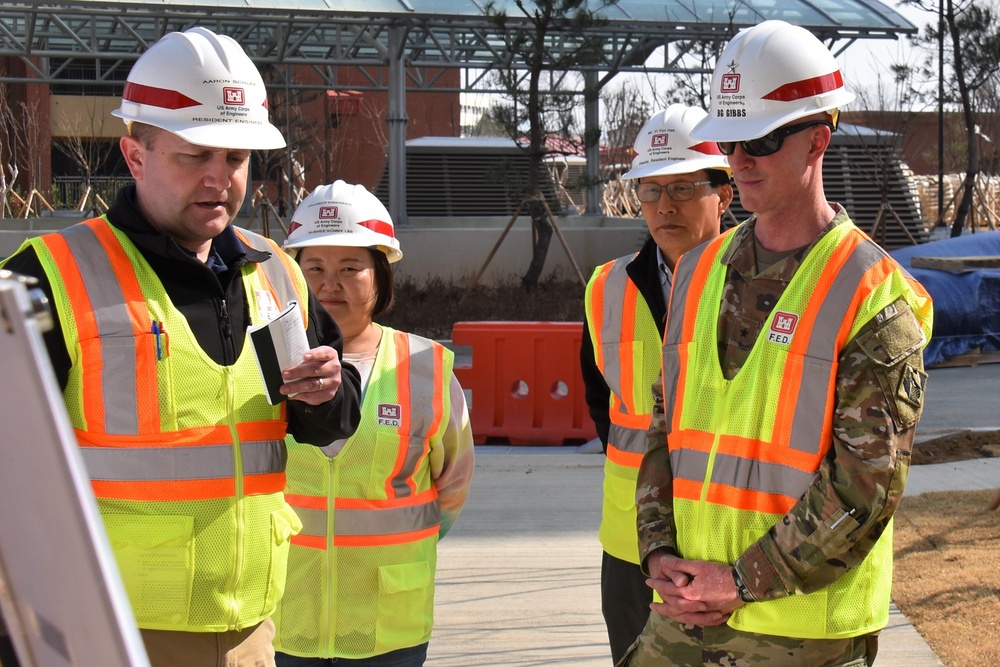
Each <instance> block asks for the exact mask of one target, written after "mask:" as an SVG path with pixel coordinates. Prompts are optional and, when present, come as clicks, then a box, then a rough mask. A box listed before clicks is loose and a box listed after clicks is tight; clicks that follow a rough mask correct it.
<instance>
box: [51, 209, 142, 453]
mask: <svg viewBox="0 0 1000 667" xmlns="http://www.w3.org/2000/svg"><path fill="white" fill-rule="evenodd" d="M102 224H108V223H106V222H102ZM62 235H63V238H64V239H66V243H67V245H68V246H69V249H70V252H71V253H72V254H73V257H74V259H76V264H77V267H78V269H79V271H80V276H81V278H82V279H83V284H84V287H85V288H86V290H87V296H88V297H89V298H90V303H91V306H92V307H93V311H94V319H95V321H96V323H97V335H98V336H99V339H100V341H101V356H102V360H103V366H102V368H101V389H102V391H103V393H104V394H103V396H102V399H101V400H102V401H103V402H104V411H105V417H104V419H105V430H106V432H107V433H118V434H124V435H135V434H137V433H138V432H139V411H138V407H137V402H138V390H137V389H136V385H135V376H136V369H135V360H136V353H137V352H136V341H137V339H136V337H135V333H134V332H133V330H132V320H131V318H130V317H129V312H128V306H127V305H126V303H125V295H124V293H123V292H122V289H121V285H119V284H118V277H117V276H116V275H115V271H114V269H113V268H112V267H111V259H110V258H109V257H108V254H107V252H106V251H105V250H104V246H102V245H101V242H100V241H99V240H98V238H97V236H96V234H94V231H93V230H92V229H91V228H90V227H88V226H87V225H82V224H80V225H73V226H72V227H69V228H68V229H66V230H65V231H64V232H63V233H62ZM130 270H131V269H130Z"/></svg>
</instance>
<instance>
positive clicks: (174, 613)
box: [104, 514, 194, 629]
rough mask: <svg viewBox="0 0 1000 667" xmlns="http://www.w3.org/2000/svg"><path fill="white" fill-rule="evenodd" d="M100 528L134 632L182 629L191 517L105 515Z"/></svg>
mask: <svg viewBox="0 0 1000 667" xmlns="http://www.w3.org/2000/svg"><path fill="white" fill-rule="evenodd" d="M104 522H105V527H106V529H107V533H108V539H109V540H110V542H111V549H112V551H113V552H114V554H115V558H116V559H117V561H118V569H119V571H120V572H121V575H122V581H123V582H124V584H125V590H126V592H127V593H128V597H129V600H130V601H131V603H132V611H133V612H134V613H135V618H136V621H137V622H138V624H139V626H140V627H149V628H164V629H175V628H177V627H180V626H185V625H187V622H188V614H189V611H190V608H191V585H192V582H193V581H194V517H189V516H121V515H114V514H105V515H104Z"/></svg>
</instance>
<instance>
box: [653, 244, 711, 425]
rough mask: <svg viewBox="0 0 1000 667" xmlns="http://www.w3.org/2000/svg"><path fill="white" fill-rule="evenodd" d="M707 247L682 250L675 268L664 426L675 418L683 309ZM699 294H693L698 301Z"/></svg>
mask: <svg viewBox="0 0 1000 667" xmlns="http://www.w3.org/2000/svg"><path fill="white" fill-rule="evenodd" d="M707 248H708V244H707V243H703V244H701V245H700V246H698V247H697V248H695V249H694V250H691V251H689V252H686V253H684V255H683V256H681V259H680V261H678V262H677V267H676V268H675V269H674V278H673V288H672V289H671V291H670V305H669V308H668V313H669V314H668V315H667V330H666V332H665V334H664V338H663V403H664V419H666V425H667V430H668V431H669V430H670V425H671V424H672V423H673V420H674V401H675V399H676V397H677V381H678V379H679V378H680V374H681V368H680V359H679V357H678V354H677V345H678V344H679V343H680V342H681V335H682V333H683V331H684V310H685V308H686V307H687V297H688V291H689V288H690V287H691V280H692V278H693V277H694V271H695V269H696V268H697V267H698V262H700V261H701V256H702V255H703V254H705V250H706V249H707ZM699 296H700V294H696V295H695V303H697V300H698V297H699Z"/></svg>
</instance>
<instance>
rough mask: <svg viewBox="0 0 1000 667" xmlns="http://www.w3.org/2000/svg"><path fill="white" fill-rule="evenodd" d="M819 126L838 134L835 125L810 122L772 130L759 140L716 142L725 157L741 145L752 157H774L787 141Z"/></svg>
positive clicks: (823, 121)
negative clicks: (803, 131)
mask: <svg viewBox="0 0 1000 667" xmlns="http://www.w3.org/2000/svg"><path fill="white" fill-rule="evenodd" d="M817 125H826V126H827V127H828V128H830V130H831V131H833V132H836V131H837V128H836V127H834V125H833V123H831V122H829V121H825V120H810V121H806V122H805V123H797V124H796V125H789V126H788V127H779V128H778V129H777V130H771V131H770V132H768V133H767V134H765V135H764V136H763V137H758V138H757V139H747V140H746V141H719V142H716V143H717V144H718V146H719V150H720V151H722V154H723V155H732V154H733V153H735V152H736V145H737V144H739V145H740V146H742V147H743V152H744V153H746V154H747V155H749V156H750V157H764V156H765V155H773V154H774V153H777V152H778V151H780V150H781V145H782V144H783V143H785V139H786V138H788V137H790V136H792V135H793V134H796V133H797V132H801V131H802V130H806V129H809V128H810V127H816V126H817Z"/></svg>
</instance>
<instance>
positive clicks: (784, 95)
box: [763, 69, 844, 102]
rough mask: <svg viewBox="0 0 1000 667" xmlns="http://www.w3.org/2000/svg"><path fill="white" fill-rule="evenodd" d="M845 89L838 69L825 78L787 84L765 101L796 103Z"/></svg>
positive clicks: (819, 77) (820, 77) (768, 95)
mask: <svg viewBox="0 0 1000 667" xmlns="http://www.w3.org/2000/svg"><path fill="white" fill-rule="evenodd" d="M843 87H844V77H842V76H840V70H839V69H838V70H834V71H833V72H830V73H829V74H824V75H823V76H815V77H813V78H811V79H803V80H802V81H793V82H792V83H786V84H785V85H783V86H781V87H780V88H775V89H774V90H772V91H771V92H769V93H768V94H767V95H765V96H764V97H763V99H765V100H774V101H775V102H794V101H795V100H801V99H802V98H803V97H812V96H813V95H822V94H823V93H829V92H830V91H831V90H837V89H838V88H843Z"/></svg>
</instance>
